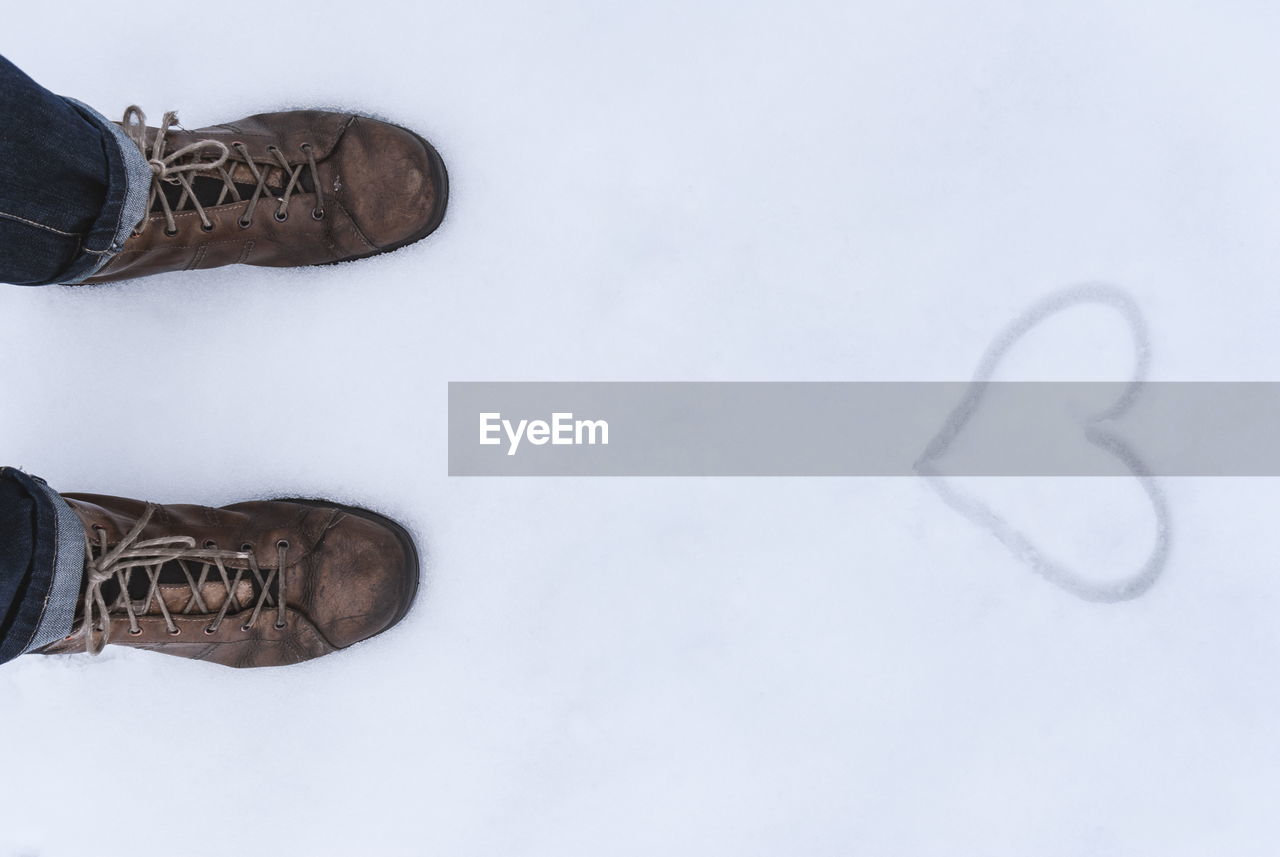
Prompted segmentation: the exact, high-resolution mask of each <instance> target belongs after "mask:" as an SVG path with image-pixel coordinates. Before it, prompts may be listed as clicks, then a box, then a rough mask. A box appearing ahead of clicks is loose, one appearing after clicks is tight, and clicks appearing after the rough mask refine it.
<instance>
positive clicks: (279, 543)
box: [276, 539, 289, 550]
mask: <svg viewBox="0 0 1280 857" xmlns="http://www.w3.org/2000/svg"><path fill="white" fill-rule="evenodd" d="M276 547H278V548H284V549H285V550H288V549H289V540H288V539H280V540H279V541H277V542H276Z"/></svg>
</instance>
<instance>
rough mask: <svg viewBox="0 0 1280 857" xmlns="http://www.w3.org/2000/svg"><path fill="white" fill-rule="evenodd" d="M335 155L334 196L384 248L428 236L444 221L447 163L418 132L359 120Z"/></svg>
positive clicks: (370, 236) (446, 196)
mask: <svg viewBox="0 0 1280 857" xmlns="http://www.w3.org/2000/svg"><path fill="white" fill-rule="evenodd" d="M334 156H335V158H336V172H335V175H334V185H335V191H334V192H335V194H336V196H337V198H338V200H339V201H340V202H341V203H342V206H343V208H345V209H346V211H347V213H348V214H350V216H351V219H352V220H353V221H354V222H355V225H356V227H357V228H358V229H359V230H360V232H361V233H362V234H363V235H364V236H365V238H367V239H368V241H369V242H370V243H372V244H373V245H375V246H376V247H377V248H378V249H379V250H381V251H386V250H394V249H396V248H398V247H403V246H405V245H406V244H412V243H413V242H415V241H418V240H420V239H422V238H425V237H426V236H428V235H430V234H431V233H432V232H434V231H435V229H436V228H437V227H438V226H439V225H440V222H441V221H442V220H443V219H444V213H445V208H446V206H447V204H448V197H449V187H448V174H447V173H446V172H445V167H444V161H443V160H442V159H441V158H440V155H439V154H438V153H437V152H436V150H435V149H434V148H433V147H432V146H431V144H429V143H428V142H427V141H426V140H424V139H422V138H421V137H419V136H418V135H417V134H415V133H413V132H412V131H409V130H408V129H405V128H401V127H400V126H398V125H392V124H390V123H387V122H380V121H378V120H376V119H366V118H363V117H357V118H356V119H355V120H354V121H353V122H352V124H351V126H350V127H349V128H348V129H347V131H346V133H345V134H344V135H343V137H342V140H341V141H340V143H339V145H338V147H337V150H336V151H335V152H334Z"/></svg>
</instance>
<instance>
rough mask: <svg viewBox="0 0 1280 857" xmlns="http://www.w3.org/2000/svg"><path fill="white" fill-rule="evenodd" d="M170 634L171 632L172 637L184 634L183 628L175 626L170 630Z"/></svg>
mask: <svg viewBox="0 0 1280 857" xmlns="http://www.w3.org/2000/svg"><path fill="white" fill-rule="evenodd" d="M168 634H169V636H170V637H178V636H181V635H182V629H181V628H174V629H173V630H172V631H169V632H168Z"/></svg>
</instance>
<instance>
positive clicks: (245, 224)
mask: <svg viewBox="0 0 1280 857" xmlns="http://www.w3.org/2000/svg"><path fill="white" fill-rule="evenodd" d="M236 225H238V226H239V227H240V228H241V229H248V228H249V227H250V226H252V225H253V221H252V220H250V219H248V218H247V217H242V218H240V219H239V220H237V221H236Z"/></svg>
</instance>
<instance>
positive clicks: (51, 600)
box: [26, 480, 86, 652]
mask: <svg viewBox="0 0 1280 857" xmlns="http://www.w3.org/2000/svg"><path fill="white" fill-rule="evenodd" d="M36 484H37V486H38V487H39V488H40V490H41V491H43V492H45V494H46V495H47V496H48V498H49V502H51V503H53V507H54V509H55V510H56V515H55V523H54V530H55V531H54V553H53V581H52V582H51V583H50V584H49V594H48V595H46V596H45V599H44V611H43V612H42V613H41V614H40V624H39V625H37V626H36V633H35V636H33V637H32V638H31V642H30V643H29V644H28V645H27V648H26V651H28V652H31V651H34V650H36V649H38V648H40V647H41V646H45V645H48V644H49V643H52V642H53V641H55V640H61V639H62V638H63V637H65V636H67V635H68V634H70V633H71V629H72V626H73V625H74V624H75V619H76V605H77V604H78V603H79V601H80V584H81V583H82V582H83V579H84V564H85V556H86V551H85V540H84V524H82V523H80V516H79V515H77V514H76V513H75V512H74V511H73V510H72V508H71V506H70V505H69V504H68V503H67V501H66V500H63V499H62V497H61V495H59V494H58V492H57V491H54V490H53V489H52V488H50V487H49V486H48V485H46V484H44V482H43V481H40V480H36Z"/></svg>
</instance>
